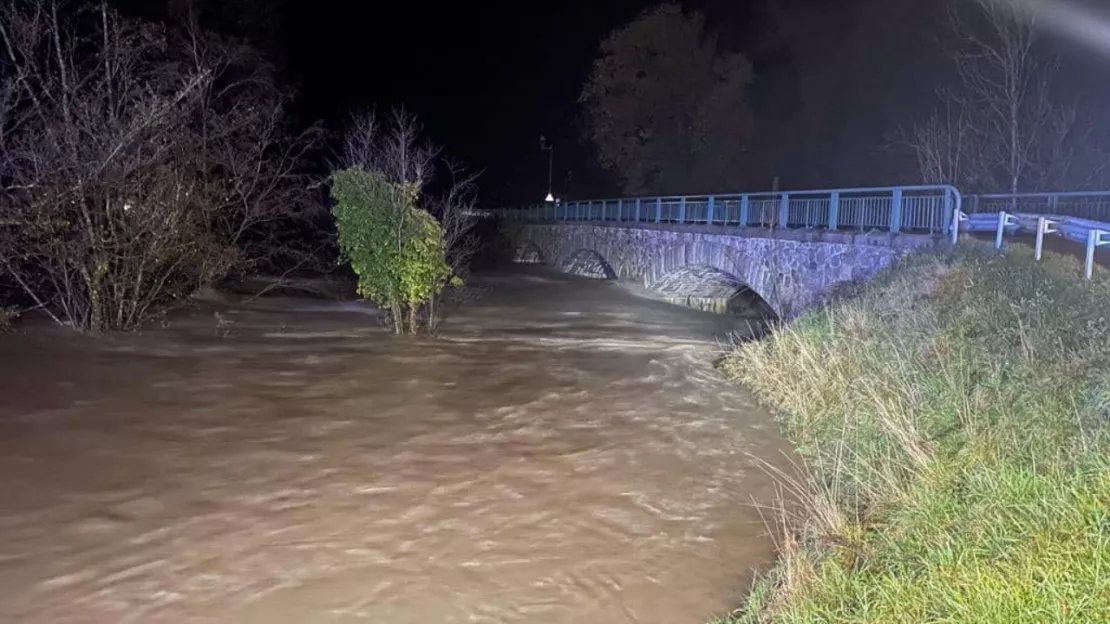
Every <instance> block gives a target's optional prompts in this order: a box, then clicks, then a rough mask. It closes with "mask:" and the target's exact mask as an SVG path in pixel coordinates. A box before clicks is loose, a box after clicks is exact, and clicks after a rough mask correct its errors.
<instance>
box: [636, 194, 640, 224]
mask: <svg viewBox="0 0 1110 624" xmlns="http://www.w3.org/2000/svg"><path fill="white" fill-rule="evenodd" d="M635 222H636V223H639V222H640V198H639V197H637V198H636V218H635Z"/></svg>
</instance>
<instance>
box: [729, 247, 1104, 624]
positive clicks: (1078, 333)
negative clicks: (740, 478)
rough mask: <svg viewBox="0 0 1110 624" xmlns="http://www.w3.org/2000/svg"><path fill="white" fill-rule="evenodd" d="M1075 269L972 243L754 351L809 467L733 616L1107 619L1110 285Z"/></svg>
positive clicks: (758, 373) (765, 392) (743, 372)
mask: <svg viewBox="0 0 1110 624" xmlns="http://www.w3.org/2000/svg"><path fill="white" fill-rule="evenodd" d="M1080 275H1081V271H1080V267H1079V264H1078V262H1077V261H1075V260H1074V259H1071V258H1063V257H1053V258H1049V259H1048V260H1047V261H1045V262H1036V261H1034V259H1033V257H1032V253H1031V251H1029V250H1027V249H1024V248H1015V249H1013V250H1012V251H1011V252H1010V253H1009V254H1007V255H1006V256H1003V255H1001V254H997V253H995V252H993V250H991V249H989V247H988V246H986V245H977V244H967V245H964V246H961V247H960V248H958V249H956V250H953V251H948V252H944V253H941V254H929V255H920V256H916V257H912V258H909V259H907V260H905V261H903V262H902V263H900V264H899V265H898V266H897V267H896V268H895V269H893V270H891V271H888V272H887V273H885V274H884V275H882V276H881V277H880V278H879V279H876V280H875V281H874V282H872V283H870V284H868V285H866V286H864V287H861V288H860V289H859V290H858V291H857V292H855V293H853V296H851V297H848V298H845V299H843V300H841V301H839V302H836V303H834V304H833V305H831V307H829V308H827V309H825V310H821V311H815V312H813V313H810V314H808V315H806V316H804V317H803V318H801V319H799V320H798V321H797V322H795V323H793V324H791V325H789V326H788V327H785V328H782V329H780V330H778V331H776V332H774V333H773V334H772V335H771V336H769V337H768V338H767V339H765V340H762V341H759V342H748V343H745V344H742V345H740V346H739V347H738V348H737V349H736V350H735V351H734V352H733V353H732V354H731V355H730V356H729V357H728V358H727V359H726V360H725V361H724V363H723V367H724V369H725V371H726V372H727V373H728V374H729V376H731V377H732V378H733V379H735V380H737V381H739V382H740V383H741V384H743V385H744V386H746V387H747V388H749V389H751V390H752V391H753V392H754V393H755V394H756V395H757V397H758V398H760V399H761V400H762V401H764V402H766V403H767V404H769V405H771V406H772V407H773V408H775V409H776V411H777V415H778V419H779V421H780V423H781V425H782V426H783V428H784V431H785V432H786V434H787V436H788V438H790V440H791V441H792V442H793V443H794V444H795V445H796V447H797V448H798V450H799V452H800V455H801V456H802V457H803V458H804V466H801V469H802V471H803V472H804V473H805V474H807V475H808V477H807V478H805V479H802V480H788V479H783V484H784V485H783V492H784V494H783V497H782V498H783V499H784V500H785V501H787V503H785V504H783V505H782V506H781V507H780V508H779V509H777V510H769V511H768V513H767V517H768V519H769V521H770V519H771V518H775V521H774V523H779V524H780V526H778V527H777V528H776V532H777V533H778V540H779V541H778V547H779V551H780V559H779V562H778V564H777V566H776V567H775V568H774V569H773V570H772V571H771V572H769V573H768V574H766V575H765V576H764V577H763V578H762V579H761V580H759V581H757V582H756V584H755V585H754V586H753V588H752V589H751V592H750V594H749V595H748V597H747V600H746V605H745V607H744V608H743V609H742V610H740V611H738V612H737V613H736V614H734V615H733V616H732V619H730V620H727V621H729V622H736V623H739V622H761V623H762V622H776V623H778V622H783V623H791V624H795V623H799V624H800V623H814V622H930V621H931V622H968V623H971V622H975V623H977V624H981V623H990V622H998V623H1000V624H1001V623H1010V622H1092V623H1093V622H1107V621H1110V283H1108V280H1107V277H1106V275H1105V273H1104V272H1103V273H1100V274H1097V275H1096V279H1095V281H1093V282H1088V281H1085V280H1083V279H1082V278H1081V277H1079V276H1080ZM779 518H784V520H782V521H781V523H780V521H779Z"/></svg>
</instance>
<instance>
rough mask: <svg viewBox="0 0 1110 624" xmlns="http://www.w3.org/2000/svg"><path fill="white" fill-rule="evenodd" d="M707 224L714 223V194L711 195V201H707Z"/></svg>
mask: <svg viewBox="0 0 1110 624" xmlns="http://www.w3.org/2000/svg"><path fill="white" fill-rule="evenodd" d="M705 224H706V225H713V196H712V195H710V196H709V201H707V202H706V203H705Z"/></svg>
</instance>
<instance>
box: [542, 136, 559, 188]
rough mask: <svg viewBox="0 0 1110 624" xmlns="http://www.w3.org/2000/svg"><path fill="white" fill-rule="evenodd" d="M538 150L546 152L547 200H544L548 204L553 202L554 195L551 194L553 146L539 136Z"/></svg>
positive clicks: (545, 138)
mask: <svg viewBox="0 0 1110 624" xmlns="http://www.w3.org/2000/svg"><path fill="white" fill-rule="evenodd" d="M540 149H541V150H543V151H545V152H547V198H546V199H545V200H544V201H546V202H548V203H551V202H554V201H555V195H554V194H552V192H551V172H552V171H553V169H552V167H553V165H554V163H555V146H554V145H552V144H551V143H548V142H547V137H546V136H543V135H540Z"/></svg>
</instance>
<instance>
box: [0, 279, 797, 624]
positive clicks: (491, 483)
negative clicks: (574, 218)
mask: <svg viewBox="0 0 1110 624" xmlns="http://www.w3.org/2000/svg"><path fill="white" fill-rule="evenodd" d="M478 281H479V282H480V283H482V284H484V285H485V286H486V287H487V292H485V294H484V295H483V296H482V297H481V298H479V299H477V300H475V301H473V302H470V303H468V304H466V305H464V306H463V307H462V308H461V309H460V310H459V311H457V312H456V313H455V314H454V316H452V317H451V318H450V319H449V320H448V323H447V325H446V329H445V332H444V335H443V337H442V338H440V339H438V340H431V339H420V340H398V339H393V338H391V337H389V336H387V335H386V334H385V333H384V332H383V331H382V329H380V327H379V326H378V325H377V323H376V322H375V321H374V320H373V319H372V317H371V316H369V315H368V314H366V313H365V312H366V311H365V310H363V309H360V308H358V307H357V306H356V305H355V304H352V303H340V302H322V301H311V300H296V299H264V300H257V301H255V302H253V303H251V304H250V305H246V306H234V305H233V306H229V307H226V308H223V309H219V310H213V309H205V310H200V311H195V312H192V313H190V314H188V315H185V316H177V317H174V318H172V319H171V321H170V323H169V326H168V327H159V328H154V329H151V330H149V331H146V332H143V333H141V334H137V335H126V336H113V337H108V338H103V339H99V340H92V339H86V338H80V337H77V336H74V335H72V334H70V333H67V332H65V331H64V330H60V329H54V328H51V327H50V326H47V325H40V324H36V323H31V324H30V326H28V327H26V328H25V329H24V331H22V332H21V333H19V334H15V335H9V336H2V337H0V397H2V399H0V400H2V404H0V621H4V622H51V623H76V622H121V623H122V622H142V623H148V622H150V623H155V622H228V623H253V622H257V623H266V624H281V623H297V624H300V623H307V622H312V623H317V622H320V623H332V622H335V623H339V622H343V623H348V622H383V623H391V624H393V623H395V624H404V623H417V622H419V623H429V622H437V623H441V622H442V623H453V622H506V623H511V622H535V623H540V622H560V623H562V622H574V623H581V622H636V623H649V622H650V623H654V622H660V623H662V622H673V623H684V622H685V623H690V624H696V623H700V622H704V621H705V620H706V619H707V618H709V617H710V616H712V615H714V614H721V613H723V612H725V611H727V609H728V608H729V607H731V606H733V605H734V604H735V601H736V600H737V598H738V596H740V595H741V594H742V592H743V591H744V590H745V588H746V587H747V583H748V582H749V581H750V578H751V570H752V569H753V568H758V567H762V566H765V565H767V564H768V562H769V561H770V557H771V550H772V540H771V538H770V536H769V535H768V530H767V527H766V524H765V523H764V521H763V520H762V519H761V516H760V513H759V510H758V509H757V508H756V506H755V505H753V501H756V502H759V503H767V502H770V500H771V498H772V484H771V480H770V479H769V478H768V477H767V476H766V473H765V471H764V470H762V469H761V468H760V467H759V464H758V462H757V460H756V459H755V458H764V459H767V460H769V461H772V462H776V461H778V460H779V458H781V457H782V453H781V451H782V448H783V446H782V442H781V440H780V438H779V435H778V433H777V431H776V429H775V426H774V424H773V423H772V421H771V419H770V417H769V416H768V415H767V413H766V412H765V411H763V410H761V409H760V408H759V407H757V405H756V404H755V402H754V401H753V400H752V398H751V397H750V396H748V395H747V394H746V393H745V392H743V391H742V390H740V389H738V388H736V387H734V386H733V385H731V384H730V383H728V382H727V381H725V380H723V379H722V378H721V377H720V376H719V375H718V373H717V372H715V370H714V369H713V367H712V361H713V358H714V357H715V356H716V354H717V353H718V352H719V345H718V342H717V340H718V339H719V338H720V337H721V336H723V335H724V334H725V333H726V332H727V331H728V330H729V329H732V327H731V326H730V325H731V324H733V323H734V322H735V321H732V320H728V319H723V318H720V317H715V316H713V315H710V314H706V313H700V312H695V311H692V310H685V309H682V308H678V307H675V306H671V305H668V304H665V303H661V302H657V301H651V300H647V299H644V298H641V297H638V296H635V295H634V294H631V293H629V292H628V289H627V288H626V287H622V286H619V285H615V284H612V283H601V282H594V281H590V280H584V279H578V278H571V277H566V276H560V275H556V274H551V273H545V272H543V271H539V270H525V269H517V270H513V271H510V272H502V273H497V274H490V275H485V276H482V277H479V278H478ZM216 312H219V314H220V316H221V317H222V318H223V319H224V320H223V321H219V320H218V317H217V316H216Z"/></svg>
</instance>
